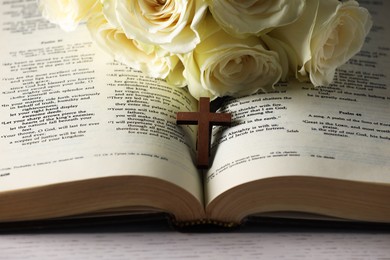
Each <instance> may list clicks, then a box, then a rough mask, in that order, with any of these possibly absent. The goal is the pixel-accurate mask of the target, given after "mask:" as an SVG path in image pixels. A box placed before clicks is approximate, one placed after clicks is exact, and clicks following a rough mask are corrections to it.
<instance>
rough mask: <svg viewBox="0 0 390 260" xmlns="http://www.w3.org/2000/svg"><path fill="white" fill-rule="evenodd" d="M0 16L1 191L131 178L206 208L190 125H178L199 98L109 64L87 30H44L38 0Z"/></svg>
mask: <svg viewBox="0 0 390 260" xmlns="http://www.w3.org/2000/svg"><path fill="white" fill-rule="evenodd" d="M0 12H1V13H0V21H1V38H0V47H1V49H0V55H1V70H0V71H1V77H0V78H1V89H0V91H1V92H0V103H1V105H0V150H1V158H0V183H1V185H0V191H9V190H15V189H23V188H29V187H34V186H40V185H48V184H53V183H60V182H69V181H75V180H81V179H89V178H98V177H106V176H114V175H116V176H119V175H130V174H131V175H142V176H151V177H157V178H160V179H164V180H166V181H169V182H172V183H175V184H176V185H178V186H180V187H182V188H184V189H186V190H187V191H189V192H190V193H192V194H193V195H194V196H195V197H196V198H198V199H199V201H202V187H201V182H200V177H199V173H198V171H197V169H196V168H195V167H194V164H193V158H194V154H195V151H194V150H193V147H194V143H195V140H194V139H195V134H194V133H193V128H190V127H184V128H179V127H177V126H176V123H175V120H176V112H177V111H179V110H180V111H195V110H197V102H196V100H194V99H192V98H191V96H190V95H189V94H188V93H187V92H186V91H185V90H183V89H174V88H171V87H169V86H167V84H166V83H165V81H163V80H158V79H154V78H151V77H147V76H145V75H144V74H142V73H140V72H138V71H134V70H132V69H129V68H128V67H126V66H124V65H122V64H119V63H117V62H114V60H113V58H112V57H110V56H108V55H107V54H105V53H103V52H101V51H100V50H99V49H97V47H96V46H95V45H94V44H93V43H92V42H91V39H90V36H89V32H88V30H87V29H86V26H85V25H80V26H79V28H78V29H77V30H76V31H74V32H64V31H62V30H60V29H58V28H57V27H56V26H54V25H53V24H50V23H48V22H47V21H45V20H44V19H42V18H41V15H40V13H39V11H38V10H37V5H36V2H35V1H33V2H31V1H5V2H4V1H3V4H2V9H1V11H0ZM186 131H187V132H186ZM191 131H192V132H191Z"/></svg>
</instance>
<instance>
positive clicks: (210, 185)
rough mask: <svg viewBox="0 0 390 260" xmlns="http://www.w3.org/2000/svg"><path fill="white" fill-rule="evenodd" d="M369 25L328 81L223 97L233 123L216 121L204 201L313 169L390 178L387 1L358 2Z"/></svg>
mask: <svg viewBox="0 0 390 260" xmlns="http://www.w3.org/2000/svg"><path fill="white" fill-rule="evenodd" d="M362 5H363V6H365V7H366V8H367V9H368V10H369V11H370V13H371V14H372V17H373V21H374V25H373V27H372V29H371V31H370V33H369V35H368V37H367V38H366V42H365V45H364V46H363V49H362V51H361V52H360V53H358V54H357V55H356V56H355V57H353V58H352V59H351V60H350V61H349V62H348V64H345V65H343V66H341V67H340V68H339V69H338V70H337V72H336V76H335V79H334V82H333V84H331V85H330V86H328V87H318V88H315V87H313V85H311V84H309V83H298V82H289V83H288V84H281V85H279V86H277V88H276V89H277V91H275V92H274V93H267V94H256V95H252V96H248V97H244V98H239V99H232V100H229V101H227V102H226V103H225V104H224V105H223V106H222V107H221V109H220V111H221V112H231V113H232V116H233V124H234V126H233V127H231V128H214V132H213V137H214V139H213V148H212V154H213V156H214V158H213V164H212V167H211V168H210V169H209V171H208V172H207V174H206V176H205V187H206V192H207V195H206V203H208V202H210V201H211V200H213V199H214V198H215V197H217V196H218V195H219V194H221V193H222V192H224V191H226V190H228V189H230V188H233V187H235V186H238V185H240V184H243V183H246V182H250V181H254V180H259V179H262V178H268V177H275V176H288V175H296V176H318V177H326V178H336V179H344V180H354V181H364V182H374V183H386V184H390V171H389V169H390V86H389V83H390V78H389V77H390V74H389V71H390V59H389V56H390V45H389V42H390V30H389V26H388V21H387V15H388V14H387V13H386V10H389V7H390V2H387V1H365V2H364V3H362Z"/></svg>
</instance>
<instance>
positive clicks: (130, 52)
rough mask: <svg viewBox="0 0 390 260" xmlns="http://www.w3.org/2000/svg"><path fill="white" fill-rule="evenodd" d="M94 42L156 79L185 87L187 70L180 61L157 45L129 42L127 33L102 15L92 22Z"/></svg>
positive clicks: (120, 59) (90, 23)
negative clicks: (185, 71)
mask: <svg viewBox="0 0 390 260" xmlns="http://www.w3.org/2000/svg"><path fill="white" fill-rule="evenodd" d="M87 25H88V29H89V31H90V33H91V36H92V39H93V40H94V42H96V43H97V44H98V45H99V47H101V48H102V49H103V50H105V51H106V52H107V53H109V54H111V55H112V56H113V57H114V59H115V60H117V61H120V62H122V63H124V64H126V65H128V66H129V67H132V68H134V69H137V70H141V71H143V72H145V73H146V74H147V75H149V76H152V77H156V78H166V79H167V81H168V83H169V84H171V85H175V86H180V87H182V86H184V85H185V79H184V77H183V75H182V72H183V70H184V68H183V65H182V64H181V61H180V59H179V58H178V57H177V56H176V55H173V54H170V53H169V52H167V51H166V50H163V49H161V48H159V47H158V46H155V45H150V44H145V43H142V42H140V41H137V40H132V39H128V38H127V37H126V35H125V34H124V32H123V31H122V30H120V29H117V28H115V27H114V26H112V25H111V24H110V23H108V22H107V20H106V18H105V17H104V16H103V15H102V14H97V15H96V16H94V17H92V18H91V19H89V21H88V24H87Z"/></svg>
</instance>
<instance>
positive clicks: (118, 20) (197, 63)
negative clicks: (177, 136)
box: [39, 0, 372, 98]
mask: <svg viewBox="0 0 390 260" xmlns="http://www.w3.org/2000/svg"><path fill="white" fill-rule="evenodd" d="M39 5H40V9H41V11H42V14H43V16H44V17H46V18H47V19H48V20H49V21H51V22H53V23H56V24H58V25H59V26H60V27H61V28H63V29H64V30H73V29H75V28H76V27H77V25H78V24H79V23H82V22H86V23H87V26H88V28H89V31H90V33H91V36H92V39H93V40H94V41H95V42H96V44H98V45H99V46H100V47H101V48H102V49H104V50H105V51H107V52H108V53H110V54H111V55H112V56H113V57H114V59H116V60H118V61H120V62H122V63H124V64H126V65H128V66H130V67H132V68H134V69H137V70H141V71H143V72H145V73H147V74H148V75H150V76H153V77H158V78H164V79H166V81H167V82H168V83H169V84H170V85H172V86H176V87H184V86H188V89H189V91H190V93H191V94H192V95H193V96H194V97H195V98H199V97H201V96H206V97H211V98H216V97H220V96H226V95H229V96H241V95H246V94H251V93H254V92H256V91H258V90H260V89H262V90H265V91H266V90H267V89H270V88H272V87H273V86H274V85H275V84H276V83H277V82H279V81H287V80H289V79H291V78H296V79H298V80H300V81H311V82H312V83H313V85H315V86H322V85H328V84H330V83H331V82H332V80H333V77H334V73H335V70H336V69H337V68H338V67H339V66H341V65H342V64H344V63H346V62H347V61H348V60H349V59H350V58H351V57H352V56H353V55H355V54H356V53H357V52H359V50H360V49H361V47H362V45H363V43H364V39H365V37H366V35H367V34H368V32H369V30H370V28H371V26H372V22H371V17H370V15H369V13H368V11H367V10H366V9H365V8H362V7H360V6H359V4H358V3H357V2H356V1H354V0H349V1H341V2H340V1H337V0H307V1H305V0H268V1H267V0H250V1H239V0H138V1H135V0H66V1H65V0H41V1H40V4H39Z"/></svg>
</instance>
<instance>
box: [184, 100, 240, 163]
mask: <svg viewBox="0 0 390 260" xmlns="http://www.w3.org/2000/svg"><path fill="white" fill-rule="evenodd" d="M231 122H232V115H231V114H229V113H211V112H210V98H205V97H203V98H200V99H199V111H198V112H178V113H177V115H176V123H177V124H178V125H198V140H197V150H198V162H197V166H198V168H200V169H205V168H208V167H209V156H210V143H211V130H212V128H213V125H221V126H230V125H231Z"/></svg>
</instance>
